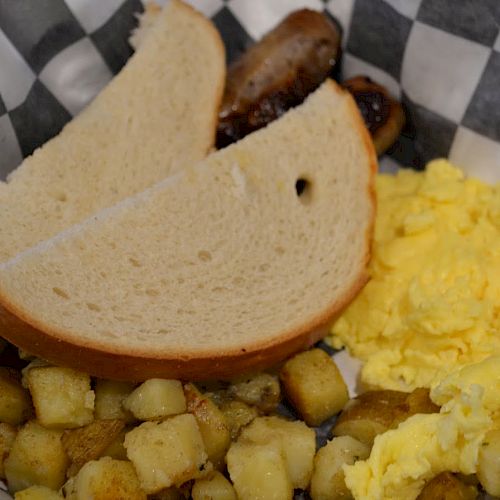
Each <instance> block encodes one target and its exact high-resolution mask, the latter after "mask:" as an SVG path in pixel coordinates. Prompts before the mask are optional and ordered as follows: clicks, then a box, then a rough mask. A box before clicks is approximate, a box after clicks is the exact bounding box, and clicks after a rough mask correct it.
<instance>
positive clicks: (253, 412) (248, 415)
mask: <svg viewBox="0 0 500 500" xmlns="http://www.w3.org/2000/svg"><path fill="white" fill-rule="evenodd" d="M220 410H221V412H222V413H223V414H224V416H225V417H226V421H227V423H228V425H229V429H230V433H231V439H236V438H237V437H238V435H239V433H240V430H241V429H242V428H243V427H245V425H248V424H249V423H250V422H251V421H252V420H253V419H254V418H256V417H258V416H259V412H258V411H257V408H255V407H254V406H248V405H247V404H245V403H243V402H241V401H227V402H225V403H222V405H221V407H220Z"/></svg>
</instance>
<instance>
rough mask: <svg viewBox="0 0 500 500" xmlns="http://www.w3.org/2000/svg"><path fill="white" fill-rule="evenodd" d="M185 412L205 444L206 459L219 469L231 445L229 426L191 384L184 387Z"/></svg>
mask: <svg viewBox="0 0 500 500" xmlns="http://www.w3.org/2000/svg"><path fill="white" fill-rule="evenodd" d="M184 393H185V395H186V401H187V410H188V412H189V413H192V414H193V415H194V416H195V418H196V421H197V423H198V427H199V429H200V432H201V437H202V438H203V443H204V444H205V450H206V452H207V454H208V459H209V460H210V461H211V462H212V463H213V464H214V466H215V467H219V466H221V465H222V464H223V462H224V457H225V455H226V451H227V450H228V449H229V445H230V443H231V435H230V431H229V424H228V422H227V420H226V417H225V416H224V414H223V413H222V412H221V411H220V410H219V408H217V406H216V405H215V403H213V402H212V401H211V400H210V399H209V398H208V397H207V396H203V395H202V394H201V393H200V391H199V390H198V389H197V388H196V387H195V386H194V385H193V384H186V385H185V386H184Z"/></svg>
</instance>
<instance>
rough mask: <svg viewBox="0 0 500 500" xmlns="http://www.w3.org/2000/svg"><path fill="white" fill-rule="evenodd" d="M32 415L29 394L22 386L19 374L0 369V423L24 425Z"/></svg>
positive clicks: (14, 371)
mask: <svg viewBox="0 0 500 500" xmlns="http://www.w3.org/2000/svg"><path fill="white" fill-rule="evenodd" d="M30 414H31V402H30V396H29V393H28V391H27V390H26V389H24V387H23V386H22V385H21V381H20V376H19V373H18V372H17V371H16V370H12V369H10V368H4V367H0V422H4V423H6V424H11V425H19V424H22V423H23V422H24V421H25V420H26V419H27V418H29V416H30Z"/></svg>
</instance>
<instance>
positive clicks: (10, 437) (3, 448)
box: [0, 423, 17, 479]
mask: <svg viewBox="0 0 500 500" xmlns="http://www.w3.org/2000/svg"><path fill="white" fill-rule="evenodd" d="M16 434H17V430H16V429H15V427H13V426H12V425H10V424H2V423H0V479H5V471H4V466H3V462H4V460H5V459H6V458H7V455H8V454H9V451H10V449H11V447H12V443H14V439H15V437H16Z"/></svg>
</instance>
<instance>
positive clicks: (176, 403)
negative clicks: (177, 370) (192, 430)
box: [123, 378, 186, 420]
mask: <svg viewBox="0 0 500 500" xmlns="http://www.w3.org/2000/svg"><path fill="white" fill-rule="evenodd" d="M123 407H124V408H125V409H126V410H128V411H130V412H131V413H132V414H133V415H134V417H136V418H138V419H139V420H155V419H158V418H163V417H168V416H170V415H178V414H179V413H184V412H185V411H186V398H185V396H184V391H183V390H182V384H181V383H180V382H179V381H178V380H165V379H160V378H152V379H149V380H146V382H144V383H143V384H141V385H140V386H139V387H137V389H135V390H134V391H133V392H132V394H130V396H128V397H127V399H125V400H124V401H123Z"/></svg>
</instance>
